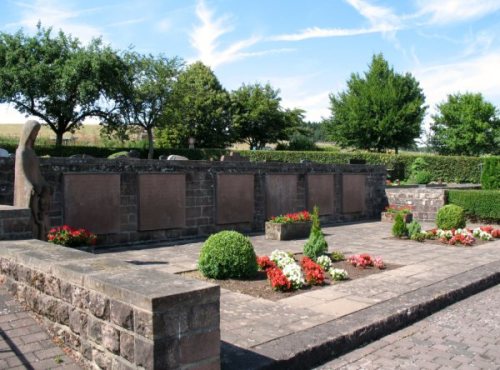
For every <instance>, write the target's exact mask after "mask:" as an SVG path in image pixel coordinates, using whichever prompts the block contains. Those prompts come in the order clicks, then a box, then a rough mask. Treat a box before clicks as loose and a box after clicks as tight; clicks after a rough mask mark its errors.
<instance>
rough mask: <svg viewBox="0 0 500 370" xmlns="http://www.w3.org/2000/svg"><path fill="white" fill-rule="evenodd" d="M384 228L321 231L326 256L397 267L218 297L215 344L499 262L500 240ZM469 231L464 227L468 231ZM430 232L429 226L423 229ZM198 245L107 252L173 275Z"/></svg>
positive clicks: (260, 241) (323, 317)
mask: <svg viewBox="0 0 500 370" xmlns="http://www.w3.org/2000/svg"><path fill="white" fill-rule="evenodd" d="M391 226H392V224H390V223H382V222H369V223H360V224H353V225H342V226H335V227H326V228H324V229H323V231H324V232H325V234H326V240H327V241H328V243H329V250H330V251H333V250H340V251H342V252H343V253H344V254H346V255H350V254H354V253H369V254H371V255H373V256H381V257H382V258H383V259H384V261H386V262H389V263H395V264H399V265H403V267H401V268H398V269H395V270H390V271H386V272H383V273H381V274H375V275H371V276H368V277H366V278H363V279H358V280H353V281H348V282H343V283H340V284H335V285H333V286H329V287H325V288H323V289H321V290H315V291H312V292H307V293H303V294H300V295H297V296H294V297H290V298H285V299H282V300H280V301H279V302H271V301H267V300H264V299H254V298H252V297H250V296H246V295H243V294H239V293H235V292H231V291H228V290H225V289H223V290H222V291H221V293H222V294H221V337H222V340H224V341H226V342H228V343H231V344H233V345H235V346H238V347H242V348H248V349H251V348H253V347H256V346H258V345H259V344H262V343H265V342H267V341H270V340H272V339H276V338H280V337H283V336H286V335H288V334H290V333H293V332H297V331H300V330H304V329H307V328H310V327H314V326H316V325H321V324H322V323H326V322H328V321H331V320H334V319H336V318H338V317H341V316H344V315H348V314H350V313H353V312H356V311H359V310H362V309H364V308H366V307H368V306H371V305H373V304H377V303H379V302H382V301H385V300H388V299H391V298H394V297H397V296H400V295H402V294H405V293H408V292H411V291H413V290H416V289H419V288H422V287H426V286H429V285H432V284H435V283H437V282H439V281H442V280H443V279H446V278H450V277H453V276H455V275H457V274H460V273H462V272H465V271H469V270H472V269H474V268H477V267H480V266H482V265H485V264H488V263H490V262H493V261H497V260H500V254H499V253H498V250H499V248H500V240H497V241H494V242H488V243H485V244H482V245H478V246H475V247H472V248H465V247H452V246H445V245H442V244H430V243H425V244H421V243H417V242H413V241H410V240H397V239H392V238H390V235H391ZM469 226H470V225H469ZM424 227H427V228H431V227H432V225H430V224H429V225H424ZM251 239H252V243H253V245H254V247H255V250H256V253H257V254H258V255H264V254H266V255H268V254H270V253H271V252H272V251H273V250H274V249H276V248H279V249H284V250H286V251H291V252H301V251H302V248H303V245H304V243H305V240H294V241H286V242H280V241H273V240H265V238H264V236H263V235H259V236H254V237H252V238H251ZM201 245H202V243H191V244H186V245H178V246H168V247H156V248H151V249H142V250H128V251H127V250H123V251H120V250H111V251H109V252H108V253H109V254H111V255H112V256H113V257H114V258H118V259H121V260H123V261H127V262H130V263H134V264H136V265H137V266H140V267H141V268H148V269H156V270H160V271H166V272H171V273H176V272H180V271H187V270H193V269H195V268H196V260H197V258H198V255H199V250H200V248H201Z"/></svg>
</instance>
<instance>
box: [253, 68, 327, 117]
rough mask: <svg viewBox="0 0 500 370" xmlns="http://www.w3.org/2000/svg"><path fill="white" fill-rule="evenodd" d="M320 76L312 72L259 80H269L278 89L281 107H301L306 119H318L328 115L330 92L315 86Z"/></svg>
mask: <svg viewBox="0 0 500 370" xmlns="http://www.w3.org/2000/svg"><path fill="white" fill-rule="evenodd" d="M321 77H322V75H321V74H320V73H313V74H302V75H294V76H282V77H276V76H269V77H266V76H264V77H261V78H259V80H260V81H266V82H269V83H270V84H271V86H273V87H274V88H279V89H280V97H281V105H282V106H283V107H285V108H289V109H293V108H301V109H303V110H304V111H305V119H306V120H307V121H320V120H321V119H322V118H326V117H328V116H330V110H329V106H330V99H329V94H330V92H331V91H327V90H322V89H321V88H318V87H317V85H316V83H317V82H318V80H321ZM315 85H316V86H315Z"/></svg>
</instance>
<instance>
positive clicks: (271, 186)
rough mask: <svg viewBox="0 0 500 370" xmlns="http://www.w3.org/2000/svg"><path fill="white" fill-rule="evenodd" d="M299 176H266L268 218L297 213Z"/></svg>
mask: <svg viewBox="0 0 500 370" xmlns="http://www.w3.org/2000/svg"><path fill="white" fill-rule="evenodd" d="M297 185H298V175H266V218H268V219H269V218H270V217H272V216H278V215H281V214H283V213H290V212H295V211H296V210H295V204H296V200H297Z"/></svg>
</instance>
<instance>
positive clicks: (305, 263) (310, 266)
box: [300, 257, 325, 285]
mask: <svg viewBox="0 0 500 370" xmlns="http://www.w3.org/2000/svg"><path fill="white" fill-rule="evenodd" d="M300 264H301V265H302V269H303V270H304V278H305V280H306V282H307V283H308V284H311V285H322V284H323V283H324V281H325V273H324V272H323V269H322V268H321V266H320V265H318V264H317V263H316V262H314V261H313V260H312V259H310V258H309V257H304V258H302V261H301V263H300Z"/></svg>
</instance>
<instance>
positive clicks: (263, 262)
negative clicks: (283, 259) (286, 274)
mask: <svg viewBox="0 0 500 370" xmlns="http://www.w3.org/2000/svg"><path fill="white" fill-rule="evenodd" d="M257 265H258V266H259V270H262V271H267V270H268V269H270V268H273V267H276V264H275V263H274V262H273V261H271V259H270V258H269V257H268V256H262V257H257Z"/></svg>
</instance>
